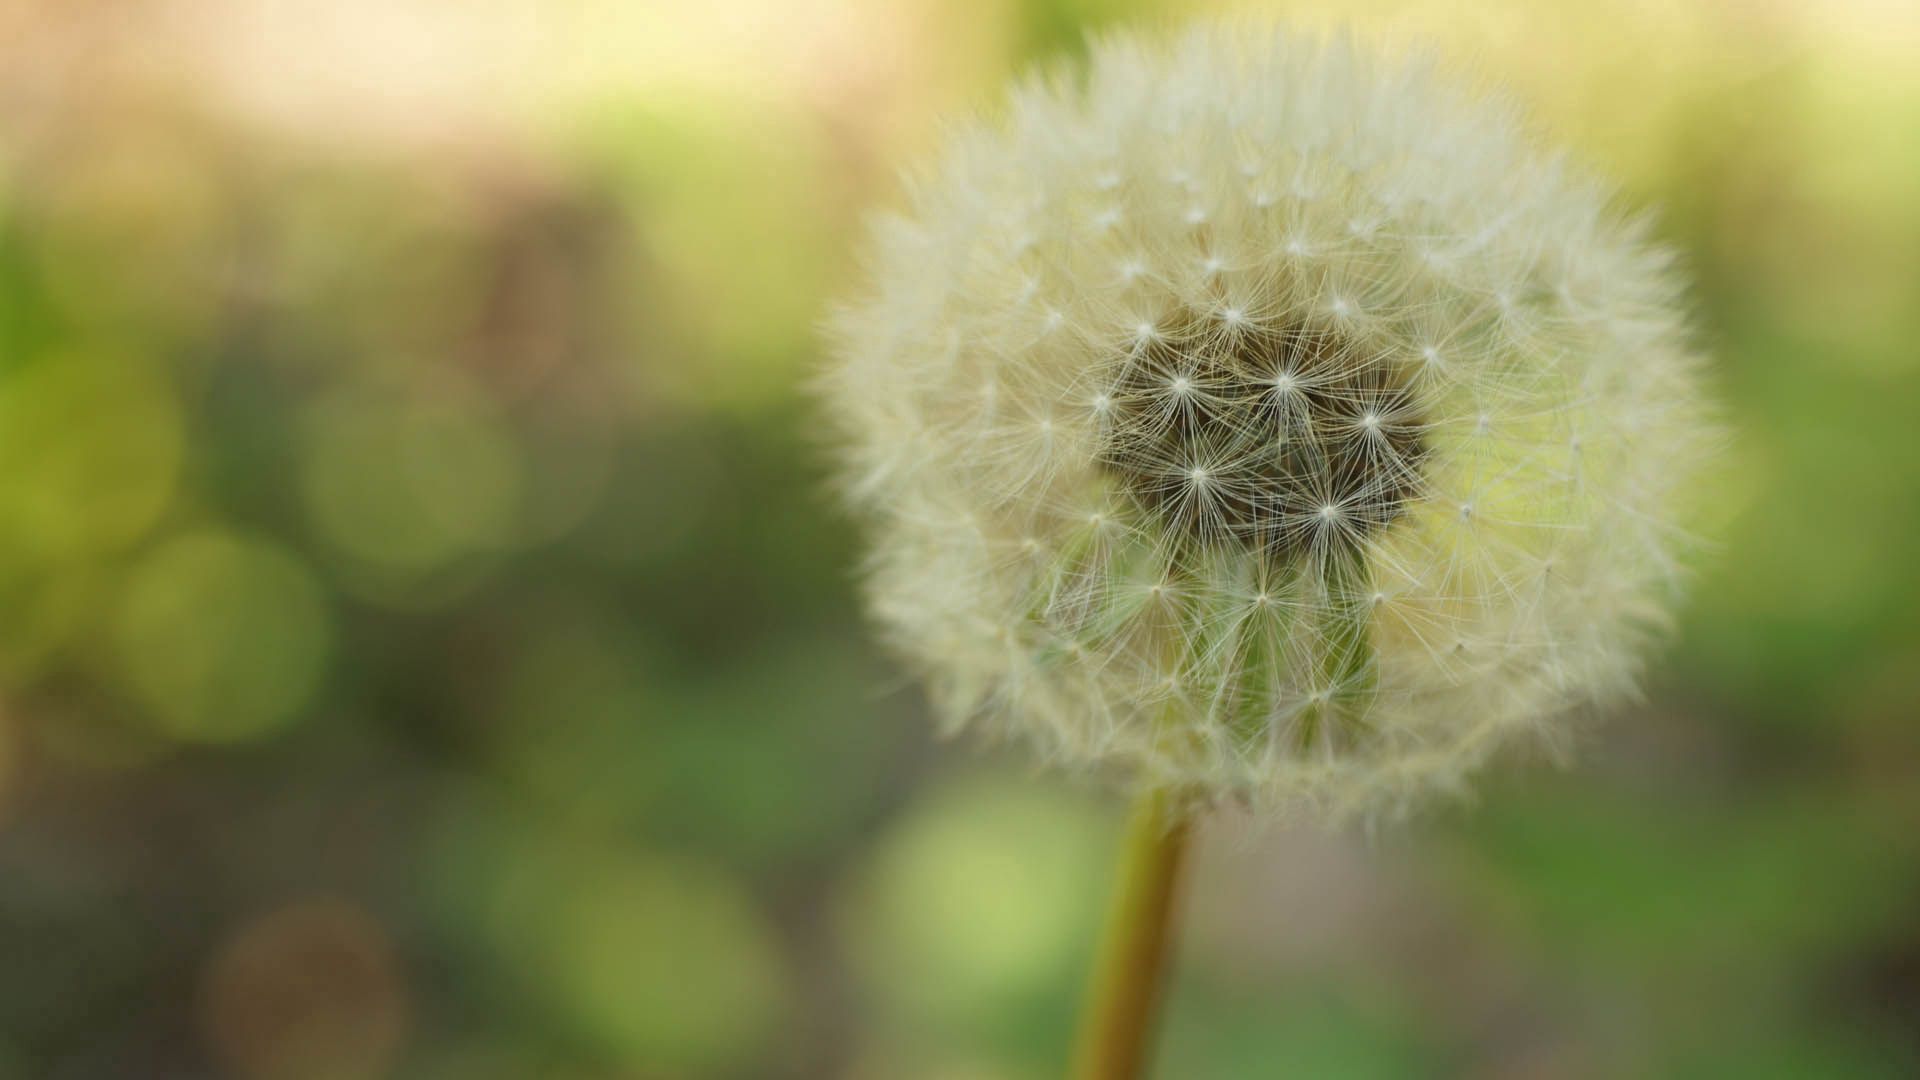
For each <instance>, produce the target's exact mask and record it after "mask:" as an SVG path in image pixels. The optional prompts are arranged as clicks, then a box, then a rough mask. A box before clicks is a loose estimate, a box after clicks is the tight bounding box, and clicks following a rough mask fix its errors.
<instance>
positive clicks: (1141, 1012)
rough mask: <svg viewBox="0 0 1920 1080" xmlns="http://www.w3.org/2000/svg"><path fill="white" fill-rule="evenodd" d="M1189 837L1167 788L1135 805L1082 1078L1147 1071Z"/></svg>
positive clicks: (1129, 1076)
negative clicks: (1148, 1051)
mask: <svg viewBox="0 0 1920 1080" xmlns="http://www.w3.org/2000/svg"><path fill="white" fill-rule="evenodd" d="M1190 831H1191V824H1190V822H1189V821H1188V819H1187V816H1186V813H1185V811H1184V810H1183V809H1182V808H1181V806H1180V805H1178V801H1177V799H1176V798H1175V797H1174V796H1173V794H1172V793H1170V792H1168V791H1167V790H1165V789H1164V788H1156V789H1153V790H1150V791H1147V792H1145V793H1143V794H1142V795H1141V796H1140V799H1139V801H1138V802H1136V803H1135V804H1134V810H1133V820H1132V821H1131V822H1130V823H1129V824H1128V826H1127V836H1126V847H1125V849H1124V850H1123V852H1122V854H1121V859H1122V862H1121V866H1120V876H1119V880H1118V881H1117V882H1116V887H1115V890H1114V896H1113V906H1112V908H1111V909H1110V910H1109V913H1108V916H1107V927H1106V931H1105V937H1104V938H1103V940H1102V941H1101V944H1100V953H1099V956H1098V958H1097V960H1096V961H1095V966H1094V972H1093V980H1092V982H1091V983H1089V984H1088V988H1087V1000H1086V1005H1085V1012H1084V1013H1082V1015H1081V1017H1080V1034H1079V1038H1078V1042H1077V1044H1076V1048H1075V1052H1074V1061H1073V1072H1072V1075H1073V1077H1074V1078H1075V1080H1135V1078H1136V1077H1139V1076H1140V1075H1141V1073H1142V1070H1143V1069H1144V1067H1145V1064H1146V1060H1147V1049H1148V1047H1149V1045H1150V1044H1151V1036H1152V1033H1153V1021H1154V1011H1155V1006H1156V1005H1157V1004H1158V1002H1159V998H1160V984H1161V973H1162V970H1163V969H1164V967H1165V965H1166V959H1167V952H1168V944H1169V941H1170V939H1171V937H1172V931H1171V929H1170V922H1171V916H1172V913H1173V906H1174V900H1175V895H1176V893H1177V891H1178V885H1179V880H1180V869H1181V866H1182V865H1183V864H1184V862H1185V856H1186V849H1187V838H1188V834H1189V832H1190Z"/></svg>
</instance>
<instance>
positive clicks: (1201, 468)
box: [1095, 321, 1427, 559]
mask: <svg viewBox="0 0 1920 1080" xmlns="http://www.w3.org/2000/svg"><path fill="white" fill-rule="evenodd" d="M1095 406H1096V409H1097V410H1098V411H1099V412H1100V413H1101V415H1102V417H1103V419H1104V430H1103V438H1104V442H1103V445H1102V450H1101V460H1102V461H1103V462H1104V463H1105V464H1106V466H1107V467H1108V468H1109V469H1111V470H1112V471H1113V472H1114V474H1115V475H1117V476H1118V477H1119V478H1120V479H1121V481H1122V482H1123V483H1124V484H1125V485H1126V487H1127V489H1128V490H1129V491H1131V492H1132V493H1133V495H1134V497H1135V498H1137V499H1139V500H1140V502H1141V503H1142V504H1143V505H1144V506H1146V507H1148V508H1149V509H1150V510H1151V511H1153V512H1154V513H1156V514H1157V515H1158V516H1160V518H1161V519H1162V520H1163V521H1165V522H1166V523H1167V524H1168V526H1169V527H1170V528H1172V529H1173V530H1174V531H1175V532H1176V533H1177V534H1178V535H1182V536H1185V537H1188V538H1191V539H1192V540H1195V541H1198V542H1201V543H1203V544H1218V543H1225V542H1231V543H1235V544H1238V545H1244V546H1247V547H1251V548H1253V549H1256V550H1260V551H1264V552H1266V553H1267V554H1268V555H1269V556H1270V557H1272V558H1275V559H1292V558H1297V557H1300V556H1302V555H1305V554H1307V553H1309V552H1313V551H1320V552H1325V551H1329V550H1336V549H1341V548H1349V549H1350V548H1352V547H1354V546H1356V545H1358V544H1359V543H1360V542H1361V541H1363V540H1364V539H1365V538H1367V537H1368V536H1371V535H1372V534H1374V533H1376V532H1378V531H1379V530H1381V529H1384V528H1385V527H1386V526H1387V525H1389V524H1390V523H1392V522H1393V520H1394V519H1395V518H1397V517H1399V516H1400V514H1401V513H1402V512H1403V510H1404V509H1405V507H1406V504H1407V502H1408V501H1409V500H1410V499H1413V498H1414V497H1416V496H1417V494H1418V493H1419V491H1420V490H1421V486H1422V485H1421V476H1420V466H1421V463H1422V462H1423V461H1424V460H1425V458H1426V456H1427V448H1426V443H1425V439H1424V437H1423V432H1424V430H1425V423H1424V421H1423V419H1422V417H1421V416H1420V414H1419V411H1418V409H1417V406H1416V402H1415V399H1414V394H1413V392H1412V390H1411V388H1410V387H1409V386H1408V385H1407V381H1406V378H1405V376H1404V374H1403V372H1402V371H1401V370H1400V368H1399V367H1398V365H1396V364H1395V363H1394V362H1393V361H1392V360H1391V359H1390V358H1388V357H1385V356H1381V355H1377V354H1375V353H1373V352H1370V351H1369V350H1366V349H1363V348H1362V347H1360V346H1359V345H1357V344H1356V343H1354V342H1353V341H1351V340H1349V339H1347V338H1345V337H1342V336H1340V335H1338V334H1335V333H1331V332H1327V331H1321V330H1309V329H1304V328H1295V329H1278V330H1272V329H1266V330H1253V329H1244V330H1238V331H1234V330H1228V329H1223V328H1221V327H1220V325H1219V324H1218V323H1215V324H1212V325H1206V324H1202V323H1199V322H1198V321H1189V322H1186V323H1183V324H1181V325H1179V326H1176V327H1174V328H1171V329H1167V330H1156V331H1155V332H1153V333H1152V334H1144V333H1143V335H1142V340H1141V341H1140V342H1139V343H1138V344H1137V346H1136V347H1135V348H1134V350H1133V351H1132V353H1131V354H1130V355H1129V356H1128V358H1127V360H1126V361H1125V363H1124V364H1123V365H1122V366H1121V368H1120V373H1119V376H1118V378H1117V379H1116V380H1115V381H1114V383H1113V384H1112V388H1111V390H1110V391H1109V392H1107V393H1106V394H1104V395H1102V396H1101V397H1099V398H1098V399H1096V402H1095Z"/></svg>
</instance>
